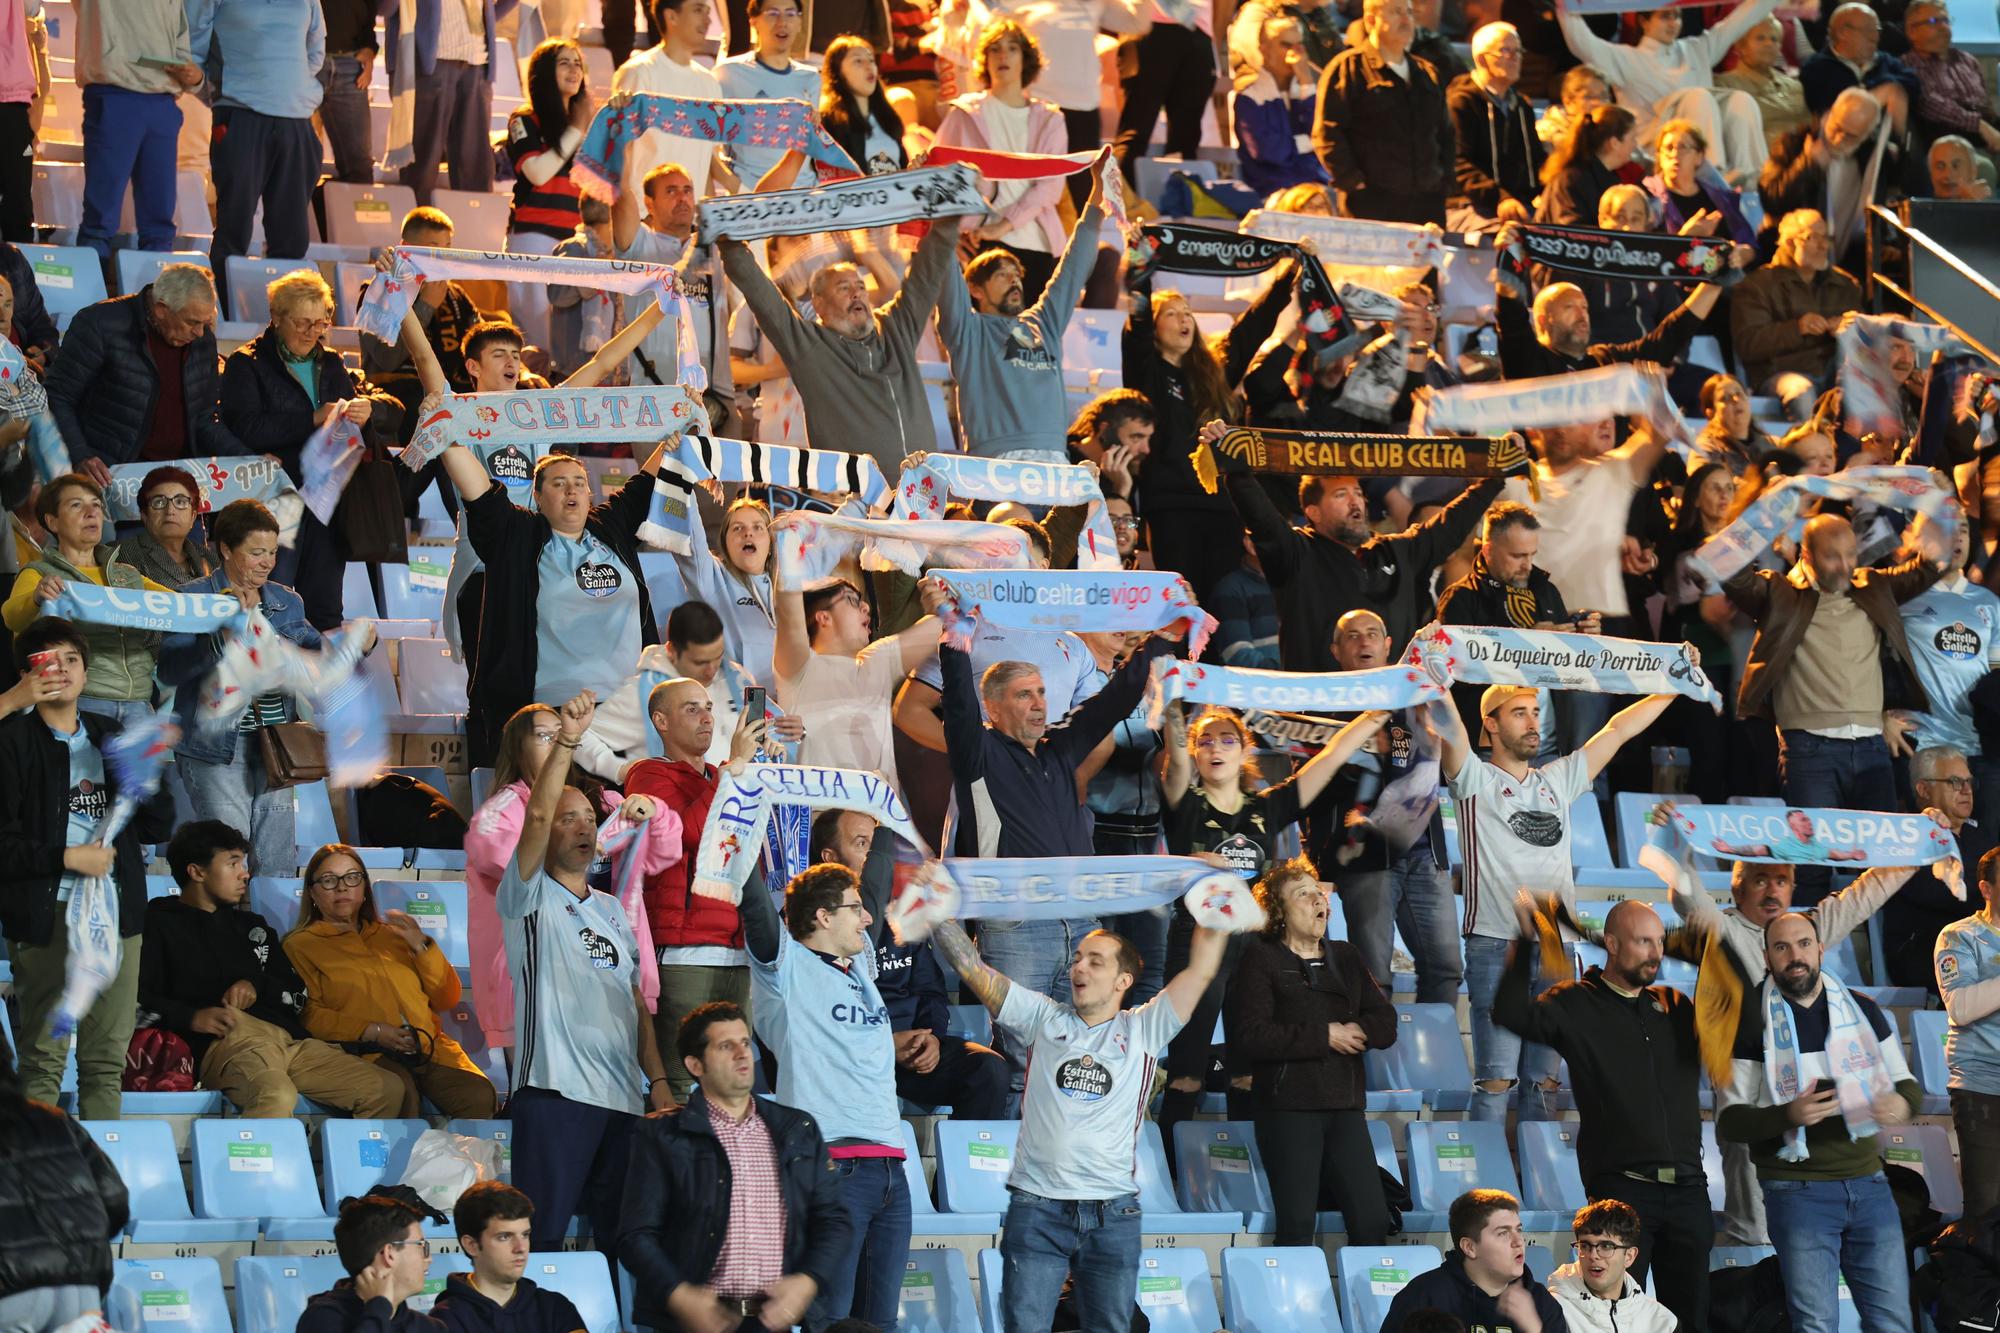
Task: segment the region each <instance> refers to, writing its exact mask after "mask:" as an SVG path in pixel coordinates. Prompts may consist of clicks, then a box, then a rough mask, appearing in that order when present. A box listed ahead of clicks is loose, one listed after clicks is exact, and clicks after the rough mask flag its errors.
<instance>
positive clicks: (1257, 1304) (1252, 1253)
mask: <svg viewBox="0 0 2000 1333" xmlns="http://www.w3.org/2000/svg"><path fill="white" fill-rule="evenodd" d="M1222 1316H1223V1319H1224V1320H1225V1321H1226V1323H1227V1325H1228V1327H1229V1328H1231V1329H1232V1330H1234V1333H1341V1328H1340V1315H1339V1312H1338V1310H1337V1309H1336V1307H1335V1302H1334V1297H1333V1280H1332V1278H1331V1277H1330V1276H1329V1275H1328V1273H1327V1268H1326V1252H1325V1251H1324V1250H1322V1249H1320V1248H1319V1247H1318V1246H1316V1245H1272V1246H1266V1247H1263V1248H1259V1249H1252V1248H1249V1247H1244V1248H1241V1249H1230V1250H1225V1251H1223V1254H1222Z"/></svg>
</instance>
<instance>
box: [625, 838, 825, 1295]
mask: <svg viewBox="0 0 2000 1333" xmlns="http://www.w3.org/2000/svg"><path fill="white" fill-rule="evenodd" d="M744 892H745V894H746V895H748V894H751V893H762V894H765V896H766V900H767V901H768V898H769V895H768V893H767V892H766V890H765V888H764V886H763V883H762V880H761V879H760V878H754V877H753V880H752V882H751V883H750V884H749V885H748V886H747V887H746V888H745V890H744ZM679 1045H680V1054H681V1063H682V1064H684V1065H686V1066H687V1070H688V1072H689V1073H690V1074H692V1075H694V1077H695V1078H696V1080H697V1081H698V1082H699V1083H700V1086H699V1087H698V1088H696V1089H695V1091H694V1092H693V1094H692V1095H690V1096H689V1098H688V1100H687V1102H686V1103H685V1104H684V1105H681V1106H677V1107H674V1108H672V1109H671V1110H666V1111H660V1112H657V1113H655V1114H653V1115H649V1116H647V1117H646V1118H645V1119H644V1120H643V1121H641V1122H640V1123H639V1126H638V1128H637V1129H636V1130H635V1131H634V1132H633V1134H632V1157H631V1162H630V1166H629V1168H628V1174H627V1178H626V1188H625V1212H624V1218H623V1220H622V1223H621V1225H620V1226H619V1229H618V1261H619V1262H620V1263H622V1264H623V1265H625V1267H626V1268H628V1269H629V1270H631V1273H632V1277H633V1281H634V1285H635V1287H636V1288H637V1292H636V1296H635V1300H634V1305H635V1307H636V1308H635V1309H634V1311H633V1319H634V1322H636V1323H638V1324H640V1325H642V1326H645V1327H648V1328H656V1329H688V1330H694V1331H695V1333H727V1330H730V1329H735V1328H737V1327H739V1326H740V1325H741V1324H743V1323H745V1322H746V1321H753V1320H761V1321H762V1323H763V1326H765V1327H767V1328H789V1327H791V1326H792V1325H794V1324H796V1323H798V1322H799V1321H800V1319H802V1318H803V1317H804V1315H805V1312H806V1307H807V1306H809V1305H811V1304H812V1299H813V1297H814V1296H815V1295H816V1294H818V1292H819V1290H820V1288H821V1287H823V1286H826V1285H827V1283H828V1280H829V1278H830V1277H831V1274H830V1272H829V1269H830V1267H831V1265H832V1264H834V1263H835V1262H837V1261H838V1260H839V1258H840V1256H841V1255H843V1254H844V1253H845V1252H846V1250H847V1248H848V1240H849V1224H848V1220H847V1213H846V1210H845V1209H844V1208H843V1206H842V1204H841V1197H840V1178H839V1177H838V1176H837V1175H835V1174H834V1169H833V1161H832V1159H831V1158H830V1157H828V1156H827V1151H826V1144H825V1143H824V1142H823V1141H822V1140H821V1138H820V1132H819V1127H818V1126H817V1125H816V1124H814V1122H813V1118H812V1117H811V1116H809V1115H807V1114H806V1113H805V1112H804V1111H799V1110H795V1109H793V1108H792V1107H789V1106H785V1105H783V1104H782V1103H779V1102H775V1101H770V1100H767V1099H763V1098H759V1097H756V1096H754V1095H753V1094H752V1093H751V1087H752V1086H753V1084H754V1082H755V1076H756V1054H755V1050H754V1048H753V1046H752V1044H751V1040H750V1025H749V1023H748V1022H747V1021H746V1020H745V1019H744V1017H743V1011H742V1010H741V1009H739V1008H737V1007H736V1006H735V1005H733V1004H728V1003H725V1002H720V1001H718V1002H716V1003H712V1004H705V1005H703V1006H701V1008H699V1009H697V1010H695V1011H694V1012H693V1013H691V1014H689V1015H688V1016H687V1018H686V1019H685V1020H684V1021H683V1022H682V1023H681V1030H680V1043H679ZM739 1184H740V1185H742V1186H743V1187H744V1188H743V1189H741V1190H740V1191H739V1189H738V1188H737V1186H738V1185H739ZM741 1196H747V1197H748V1199H749V1200H750V1201H751V1202H752V1204H753V1207H752V1208H751V1209H750V1210H749V1211H748V1213H747V1214H746V1212H744V1211H742V1210H739V1209H738V1208H737V1207H736V1204H737V1203H738V1200H739V1197H741ZM780 1233H782V1235H783V1238H784V1240H783V1246H782V1249H781V1248H780V1247H779V1245H778V1244H776V1243H774V1242H775V1241H776V1238H777V1236H778V1235H779V1234H780ZM752 1326H753V1327H754V1326H755V1325H754V1323H753V1324H752Z"/></svg>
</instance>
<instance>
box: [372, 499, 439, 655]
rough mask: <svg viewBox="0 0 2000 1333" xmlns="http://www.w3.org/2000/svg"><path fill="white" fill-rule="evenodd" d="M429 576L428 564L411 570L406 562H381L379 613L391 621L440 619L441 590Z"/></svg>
mask: <svg viewBox="0 0 2000 1333" xmlns="http://www.w3.org/2000/svg"><path fill="white" fill-rule="evenodd" d="M426 493H428V489H427V492H426ZM413 574H414V576H415V577H414V578H413V577H412V575H413ZM433 577H434V576H433V575H432V573H431V568H430V565H429V564H428V563H426V564H423V565H420V566H418V567H417V568H416V569H415V570H414V571H413V570H412V569H411V567H410V566H409V565H389V564H385V565H383V566H382V600H383V602H384V603H385V604H386V605H384V606H383V608H382V613H383V614H384V615H385V616H387V617H388V618H389V619H391V620H428V621H430V622H431V623H433V624H436V623H437V622H438V621H440V620H442V619H443V618H444V589H443V588H442V587H434V586H432V579H433Z"/></svg>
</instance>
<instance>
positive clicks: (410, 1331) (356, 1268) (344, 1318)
mask: <svg viewBox="0 0 2000 1333" xmlns="http://www.w3.org/2000/svg"><path fill="white" fill-rule="evenodd" d="M412 1197H414V1196H412ZM333 1247H334V1249H335V1250H336V1251H337V1252H338V1253H339V1255H340V1266H341V1267H342V1268H345V1269H346V1270H347V1276H346V1277H344V1278H342V1279H341V1280H340V1281H338V1282H336V1283H334V1284H333V1289H332V1290H331V1291H323V1292H321V1293H320V1294H319V1295H317V1296H315V1297H313V1298H312V1299H311V1300H310V1301H308V1302H307V1303H306V1309H305V1313H304V1314H302V1315H300V1316H299V1326H298V1333H350V1331H353V1333H361V1331H362V1330H366V1331H367V1333H444V1325H442V1324H440V1323H439V1322H438V1321H437V1320H435V1319H433V1318H431V1317H430V1316H429V1315H427V1314H419V1313H418V1312H417V1311H415V1310H412V1309H411V1308H410V1307H409V1304H408V1301H409V1299H410V1297H412V1296H415V1295H418V1294H419V1293H421V1292H422V1291H423V1289H424V1278H425V1276H426V1275H427V1274H428V1273H429V1272H430V1267H431V1243H430V1242H429V1241H427V1240H425V1239H424V1226H423V1215H422V1214H421V1213H419V1212H418V1210H417V1208H416V1206H415V1205H414V1204H410V1203H405V1202H404V1201H403V1200H401V1199H396V1198H389V1197H386V1196H384V1195H380V1194H370V1195H368V1196H367V1197H365V1198H360V1199H349V1200H347V1201H346V1202H345V1203H343V1204H342V1205H341V1209H340V1220H339V1221H337V1222H335V1223H334V1224H333Z"/></svg>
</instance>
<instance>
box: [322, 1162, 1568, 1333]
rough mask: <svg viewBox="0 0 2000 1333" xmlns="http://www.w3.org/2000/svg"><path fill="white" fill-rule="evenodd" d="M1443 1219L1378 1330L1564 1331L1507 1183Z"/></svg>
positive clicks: (1471, 1194)
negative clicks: (1423, 1269)
mask: <svg viewBox="0 0 2000 1333" xmlns="http://www.w3.org/2000/svg"><path fill="white" fill-rule="evenodd" d="M1447 1225H1448V1226H1450V1228H1451V1253H1450V1254H1447V1255H1446V1256H1445V1257H1444V1265H1443V1266H1442V1267H1440V1268H1433V1269H1432V1270H1431V1271H1430V1272H1428V1273H1419V1274H1418V1275H1417V1276H1416V1277H1415V1278H1413V1279H1411V1281H1410V1283H1409V1285H1408V1286H1406V1287H1404V1288H1403V1289H1402V1290H1401V1291H1399V1292H1397V1293H1396V1299H1395V1300H1393V1301H1391V1302H1390V1303H1389V1314H1388V1316H1387V1317H1386V1318H1385V1319H1383V1321H1382V1333H1399V1331H1400V1330H1401V1329H1402V1327H1403V1321H1404V1320H1405V1319H1407V1318H1409V1317H1410V1315H1412V1314H1414V1313H1415V1312H1416V1311H1418V1310H1442V1311H1443V1312H1444V1313H1446V1314H1451V1315H1457V1316H1458V1317H1459V1318H1460V1319H1462V1320H1464V1321H1465V1326H1466V1327H1467V1328H1477V1329H1482V1330H1485V1333H1569V1321H1568V1320H1567V1319H1565V1318H1564V1317H1563V1311H1562V1306H1561V1305H1559V1304H1557V1303H1556V1298H1555V1297H1554V1296H1551V1295H1550V1294H1549V1289H1548V1288H1547V1287H1544V1286H1543V1285H1542V1284H1541V1283H1539V1282H1537V1281H1535V1279H1534V1275H1533V1274H1531V1273H1529V1272H1528V1268H1527V1257H1528V1245H1527V1238H1526V1237H1525V1236H1523V1235H1522V1234H1521V1201H1520V1200H1519V1199H1516V1198H1515V1197H1514V1196H1513V1195H1511V1194H1509V1193H1507V1192H1506V1191H1505V1190H1467V1191H1466V1192H1465V1193H1463V1194H1461V1195H1459V1196H1458V1197H1457V1198H1456V1199H1453V1200H1452V1202H1451V1213H1450V1215H1449V1221H1448V1223H1447ZM299 1333H310V1331H309V1330H307V1329H305V1328H303V1327H301V1328H300V1330H299Z"/></svg>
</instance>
